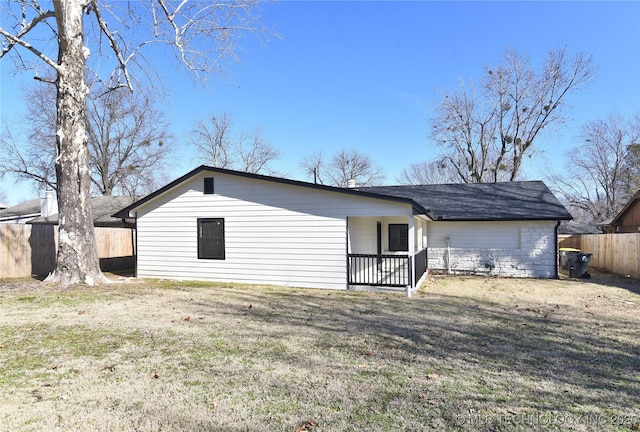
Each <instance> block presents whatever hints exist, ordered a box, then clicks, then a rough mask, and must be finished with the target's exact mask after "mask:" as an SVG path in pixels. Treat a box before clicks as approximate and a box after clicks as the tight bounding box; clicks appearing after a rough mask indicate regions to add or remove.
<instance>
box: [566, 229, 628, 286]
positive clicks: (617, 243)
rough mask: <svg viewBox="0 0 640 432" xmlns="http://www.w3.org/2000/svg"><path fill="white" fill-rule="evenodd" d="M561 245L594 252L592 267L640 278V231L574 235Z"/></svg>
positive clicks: (585, 251) (590, 264)
mask: <svg viewBox="0 0 640 432" xmlns="http://www.w3.org/2000/svg"><path fill="white" fill-rule="evenodd" d="M559 246H560V247H561V248H564V247H568V248H575V249H580V250H581V251H583V252H584V253H590V254H593V256H592V257H591V262H590V263H589V266H590V267H594V268H598V269H604V270H608V271H610V272H612V273H617V274H620V275H625V276H627V275H628V276H631V277H632V278H634V279H640V233H632V234H584V235H574V236H571V237H568V238H566V239H564V240H561V241H560V243H559Z"/></svg>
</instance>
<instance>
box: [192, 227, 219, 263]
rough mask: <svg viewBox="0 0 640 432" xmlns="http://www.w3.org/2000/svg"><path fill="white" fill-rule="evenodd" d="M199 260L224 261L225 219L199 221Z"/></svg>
mask: <svg viewBox="0 0 640 432" xmlns="http://www.w3.org/2000/svg"><path fill="white" fill-rule="evenodd" d="M198 258H199V259H222V260H223V259H224V219H222V218H216V219H198Z"/></svg>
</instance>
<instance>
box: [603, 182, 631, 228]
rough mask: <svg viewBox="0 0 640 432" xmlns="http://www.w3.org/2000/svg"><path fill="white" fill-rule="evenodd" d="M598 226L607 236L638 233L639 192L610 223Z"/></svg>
mask: <svg viewBox="0 0 640 432" xmlns="http://www.w3.org/2000/svg"><path fill="white" fill-rule="evenodd" d="M600 226H602V227H603V228H604V230H605V232H606V233H608V234H612V233H637V232H640V190H639V191H638V192H636V194H635V195H634V196H633V197H632V198H631V199H630V200H629V202H627V203H626V204H625V205H624V207H622V210H620V212H619V213H618V214H617V215H616V216H615V217H614V218H613V219H612V220H611V221H607V222H606V223H602V224H600Z"/></svg>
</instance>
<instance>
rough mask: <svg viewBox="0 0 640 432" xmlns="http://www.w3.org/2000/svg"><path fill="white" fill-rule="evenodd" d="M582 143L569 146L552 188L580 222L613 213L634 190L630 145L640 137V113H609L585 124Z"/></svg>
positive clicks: (553, 180)
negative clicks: (624, 114) (632, 185)
mask: <svg viewBox="0 0 640 432" xmlns="http://www.w3.org/2000/svg"><path fill="white" fill-rule="evenodd" d="M580 138H581V140H582V143H581V144H579V145H577V146H576V147H575V148H573V149H571V150H570V152H569V154H568V156H567V163H566V165H565V170H564V172H563V173H562V174H561V175H555V176H553V178H552V183H553V184H554V189H556V192H557V193H558V195H559V196H560V197H561V198H562V199H563V201H564V202H565V203H566V204H568V206H570V207H571V208H573V209H576V210H578V211H577V212H576V213H577V214H578V215H582V217H583V218H585V219H586V220H583V221H582V222H602V221H604V220H607V219H610V218H612V217H613V216H615V215H616V214H617V213H618V211H620V209H621V207H622V206H623V205H624V204H625V203H626V202H627V201H628V200H629V198H630V196H631V194H633V193H635V190H633V189H632V188H630V181H631V177H630V175H629V174H630V170H629V164H628V162H629V160H628V155H629V148H630V147H632V146H633V145H634V143H637V142H639V141H640V116H638V115H636V116H635V117H633V118H631V119H626V118H625V117H624V116H622V115H620V114H611V115H610V116H609V117H608V118H607V119H605V120H594V121H591V122H589V123H587V124H585V125H584V126H583V128H582V133H581V137H580Z"/></svg>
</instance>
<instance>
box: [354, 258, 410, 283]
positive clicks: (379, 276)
mask: <svg viewBox="0 0 640 432" xmlns="http://www.w3.org/2000/svg"><path fill="white" fill-rule="evenodd" d="M410 274H411V261H410V260H409V256H408V255H376V254H371V255H369V254H349V285H372V286H388V287H404V286H407V285H409V284H410V280H411V278H410V276H409V275H410Z"/></svg>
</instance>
